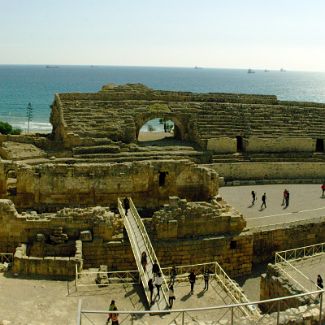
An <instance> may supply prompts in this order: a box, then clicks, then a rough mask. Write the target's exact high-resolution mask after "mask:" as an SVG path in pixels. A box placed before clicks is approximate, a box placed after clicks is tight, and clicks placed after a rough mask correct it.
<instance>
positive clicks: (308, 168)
mask: <svg viewBox="0 0 325 325" xmlns="http://www.w3.org/2000/svg"><path fill="white" fill-rule="evenodd" d="M209 167H211V168H213V169H214V170H215V171H216V172H217V173H218V174H219V175H220V177H224V179H225V181H226V182H230V181H237V182H243V183H245V181H251V182H254V183H255V182H256V183H258V182H261V181H263V180H267V181H268V182H270V181H272V180H296V181H297V182H302V181H304V180H305V181H313V180H318V182H322V181H323V180H324V179H325V162H308V161H305V162H302V161H297V162H252V161H250V162H238V163H214V164H210V165H209Z"/></svg>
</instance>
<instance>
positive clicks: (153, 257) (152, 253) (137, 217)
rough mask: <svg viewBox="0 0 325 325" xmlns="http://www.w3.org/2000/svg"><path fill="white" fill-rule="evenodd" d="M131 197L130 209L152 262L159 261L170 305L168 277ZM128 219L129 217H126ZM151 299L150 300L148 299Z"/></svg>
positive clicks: (162, 289)
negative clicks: (163, 270)
mask: <svg viewBox="0 0 325 325" xmlns="http://www.w3.org/2000/svg"><path fill="white" fill-rule="evenodd" d="M128 199H129V203H130V210H131V212H132V215H133V216H134V220H135V221H136V223H137V225H138V227H139V229H140V232H141V235H142V238H143V240H144V243H145V245H146V248H147V250H148V252H149V258H150V260H151V263H152V264H153V262H154V261H156V262H157V264H158V266H159V270H160V271H161V277H162V279H163V284H162V286H161V291H162V294H163V297H164V299H165V302H166V304H167V305H168V298H167V294H168V290H169V289H168V284H167V281H166V278H165V276H164V273H163V272H162V269H161V267H160V264H159V261H158V258H157V256H156V253H155V250H154V249H153V247H152V244H151V241H150V239H149V236H148V233H147V230H146V228H145V226H144V223H143V222H142V219H141V217H140V215H139V213H138V210H137V209H136V207H135V205H134V203H133V201H132V198H130V197H128ZM126 219H127V218H126ZM140 260H141V258H139V261H140ZM148 301H149V300H148Z"/></svg>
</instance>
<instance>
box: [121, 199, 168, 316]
mask: <svg viewBox="0 0 325 325" xmlns="http://www.w3.org/2000/svg"><path fill="white" fill-rule="evenodd" d="M128 199H129V204H130V209H128V212H127V214H125V210H124V208H123V204H122V201H121V199H120V198H119V199H118V210H119V212H120V214H121V216H122V218H123V221H124V226H125V229H126V231H127V233H128V236H129V240H130V244H131V247H132V251H133V254H134V258H135V261H136V264H137V268H138V270H139V277H140V279H141V283H142V286H143V289H144V292H145V296H146V299H147V302H148V306H150V309H151V310H165V309H168V284H167V281H166V278H165V276H164V274H163V272H162V270H161V267H160V264H159V261H158V259H157V256H156V253H155V251H154V249H153V247H152V244H151V241H150V238H149V236H148V233H147V231H146V228H145V226H144V224H143V222H142V220H141V217H140V215H139V213H138V211H137V209H136V207H135V205H134V203H133V201H132V199H131V198H130V197H129V198H128ZM142 252H146V254H147V266H146V270H144V269H143V267H142V265H141V254H142ZM155 260H156V261H157V264H158V265H159V268H160V270H161V274H162V279H163V283H162V286H161V293H160V299H157V298H158V297H157V296H155V295H154V296H153V304H152V305H151V301H150V291H149V287H148V281H149V279H153V274H152V265H153V263H154V261H155Z"/></svg>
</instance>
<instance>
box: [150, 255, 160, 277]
mask: <svg viewBox="0 0 325 325" xmlns="http://www.w3.org/2000/svg"><path fill="white" fill-rule="evenodd" d="M159 272H160V269H159V265H158V263H157V260H154V262H153V264H152V274H153V278H154V279H155V277H156V276H157V274H158V273H159Z"/></svg>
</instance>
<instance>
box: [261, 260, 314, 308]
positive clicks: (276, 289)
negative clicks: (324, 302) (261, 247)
mask: <svg viewBox="0 0 325 325" xmlns="http://www.w3.org/2000/svg"><path fill="white" fill-rule="evenodd" d="M315 290H316V289H315ZM301 293H305V292H304V291H303V290H302V289H301V287H299V286H298V285H297V284H296V283H295V282H294V281H292V280H291V279H290V278H288V276H286V274H285V273H284V272H283V271H282V269H281V267H279V266H278V265H272V264H269V265H268V266H267V271H266V273H265V274H262V276H261V282H260V300H267V299H272V298H279V297H287V296H294V295H298V294H301ZM311 298H312V297H310V296H302V297H297V298H292V299H288V300H287V301H286V303H285V304H280V306H279V308H280V310H286V309H289V308H298V307H299V306H303V305H306V304H311V303H312V302H313V299H311ZM259 307H260V308H261V309H262V310H264V311H268V312H275V311H277V308H278V306H277V305H274V306H273V308H270V306H269V305H268V304H265V305H263V304H261V305H259Z"/></svg>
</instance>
